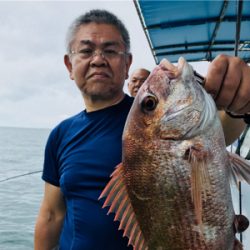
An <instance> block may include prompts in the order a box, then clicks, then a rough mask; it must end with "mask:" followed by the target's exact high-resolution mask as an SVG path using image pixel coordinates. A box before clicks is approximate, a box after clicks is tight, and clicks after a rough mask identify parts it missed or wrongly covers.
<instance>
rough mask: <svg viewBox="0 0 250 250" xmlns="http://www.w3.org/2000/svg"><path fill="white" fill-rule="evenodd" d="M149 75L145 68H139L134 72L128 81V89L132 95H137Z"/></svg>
mask: <svg viewBox="0 0 250 250" xmlns="http://www.w3.org/2000/svg"><path fill="white" fill-rule="evenodd" d="M148 76H149V72H148V71H146V70H144V69H138V70H135V71H134V72H133V74H132V75H131V77H130V79H129V83H128V90H129V93H130V95H131V96H133V97H135V96H136V94H137V92H138V90H139V88H140V87H141V85H142V84H143V83H144V82H145V80H146V79H147V77H148Z"/></svg>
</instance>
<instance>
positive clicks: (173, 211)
mask: <svg viewBox="0 0 250 250" xmlns="http://www.w3.org/2000/svg"><path fill="white" fill-rule="evenodd" d="M239 180H241V181H243V180H244V181H246V182H247V183H249V184H250V165H249V163H248V162H247V161H245V160H244V159H242V158H241V157H239V156H238V155H236V154H233V153H231V152H228V151H227V149H226V145H225V138H224V134H223V129H222V125H221V122H220V119H219V116H218V112H217V108H216V104H215V102H214V100H213V98H212V97H211V95H209V94H208V93H207V92H206V91H205V89H204V88H203V86H201V84H200V83H199V81H197V79H196V76H195V74H194V70H193V68H192V66H191V65H190V64H189V63H188V62H187V61H186V60H185V59H184V58H183V57H181V58H179V60H178V64H177V65H173V64H171V63H170V62H169V61H168V60H167V59H163V60H162V61H161V62H160V64H159V65H157V66H156V67H155V68H154V69H153V71H152V73H151V74H150V75H149V77H148V78H147V80H146V81H145V82H144V83H143V85H142V86H141V88H140V89H139V92H138V93H137V95H136V97H135V99H134V102H133V105H132V107H131V109H130V111H129V114H128V117H127V120H126V123H125V127H124V131H123V135H122V162H121V163H120V164H119V165H118V166H117V167H116V168H115V170H114V172H113V173H112V175H111V178H110V181H109V182H108V184H107V185H106V187H105V188H104V190H103V191H102V193H101V195H100V197H99V199H104V201H103V207H107V206H108V207H109V211H108V214H110V213H115V216H114V220H115V221H119V223H120V224H119V230H123V231H124V232H123V236H124V237H128V239H129V240H128V245H132V246H133V248H134V250H139V249H140V250H141V249H143V250H217V249H218V250H236V249H243V246H242V244H241V243H240V242H239V241H238V240H237V239H236V237H235V228H237V221H236V220H235V212H234V208H233V203H232V196H231V189H230V185H231V183H232V181H234V182H235V183H238V181H239Z"/></svg>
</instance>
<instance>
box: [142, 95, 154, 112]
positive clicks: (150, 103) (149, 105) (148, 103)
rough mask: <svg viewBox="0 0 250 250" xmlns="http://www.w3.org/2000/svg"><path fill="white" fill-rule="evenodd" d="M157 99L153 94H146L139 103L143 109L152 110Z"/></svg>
mask: <svg viewBox="0 0 250 250" xmlns="http://www.w3.org/2000/svg"><path fill="white" fill-rule="evenodd" d="M157 103H158V100H157V98H156V97H155V96H153V95H148V96H146V97H145V98H144V99H143V100H142V103H141V107H142V109H143V110H145V111H153V110H154V109H155V108H156V106H157Z"/></svg>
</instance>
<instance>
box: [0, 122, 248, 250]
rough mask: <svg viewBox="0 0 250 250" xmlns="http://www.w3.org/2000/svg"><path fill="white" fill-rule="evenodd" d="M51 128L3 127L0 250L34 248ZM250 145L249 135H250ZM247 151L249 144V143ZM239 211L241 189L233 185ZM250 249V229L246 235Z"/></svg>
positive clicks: (245, 208)
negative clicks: (47, 142)
mask: <svg viewBox="0 0 250 250" xmlns="http://www.w3.org/2000/svg"><path fill="white" fill-rule="evenodd" d="M49 132H50V130H48V129H27V128H5V127H0V250H31V249H33V237H34V225H35V220H36V217H37V214H38V211H39V207H40V203H41V199H42V196H43V188H44V183H43V181H42V180H41V172H40V171H41V170H42V165H43V155H44V147H45V143H46V141H47V137H48V135H49ZM249 144H250V136H249ZM246 147H247V151H248V150H249V147H250V145H246ZM242 190H243V191H242V200H243V214H245V215H246V216H247V217H248V218H250V186H249V185H246V184H242ZM232 191H233V201H234V206H235V211H236V212H237V213H238V207H239V205H238V200H239V195H238V190H237V188H235V187H234V188H233V189H232ZM243 244H244V246H245V248H244V249H245V250H247V249H250V228H249V229H248V230H247V231H246V232H244V234H243Z"/></svg>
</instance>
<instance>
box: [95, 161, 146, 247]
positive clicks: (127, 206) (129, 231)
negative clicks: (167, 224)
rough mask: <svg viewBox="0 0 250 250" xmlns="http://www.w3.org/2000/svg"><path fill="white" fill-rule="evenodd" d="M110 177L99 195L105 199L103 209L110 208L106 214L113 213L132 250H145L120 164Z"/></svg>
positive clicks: (144, 243) (144, 242)
mask: <svg viewBox="0 0 250 250" xmlns="http://www.w3.org/2000/svg"><path fill="white" fill-rule="evenodd" d="M111 177H112V178H111V180H110V181H109V183H108V184H107V186H106V187H105V189H104V190H103V192H102V193H101V195H100V197H99V199H101V198H103V197H106V199H105V202H104V204H103V207H106V206H110V208H109V210H108V214H109V213H112V212H113V213H115V219H114V220H118V221H120V226H119V229H123V230H124V233H123V236H127V237H128V238H129V243H128V245H132V246H133V247H134V250H139V249H140V250H146V249H148V247H147V245H146V241H145V239H144V236H143V233H142V231H141V229H140V226H139V224H138V221H137V218H136V214H135V212H134V209H133V207H132V204H131V201H130V198H129V195H128V191H127V187H126V185H125V182H124V172H123V165H122V163H121V164H119V165H118V166H117V167H116V169H115V171H114V172H113V173H112V175H111Z"/></svg>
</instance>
